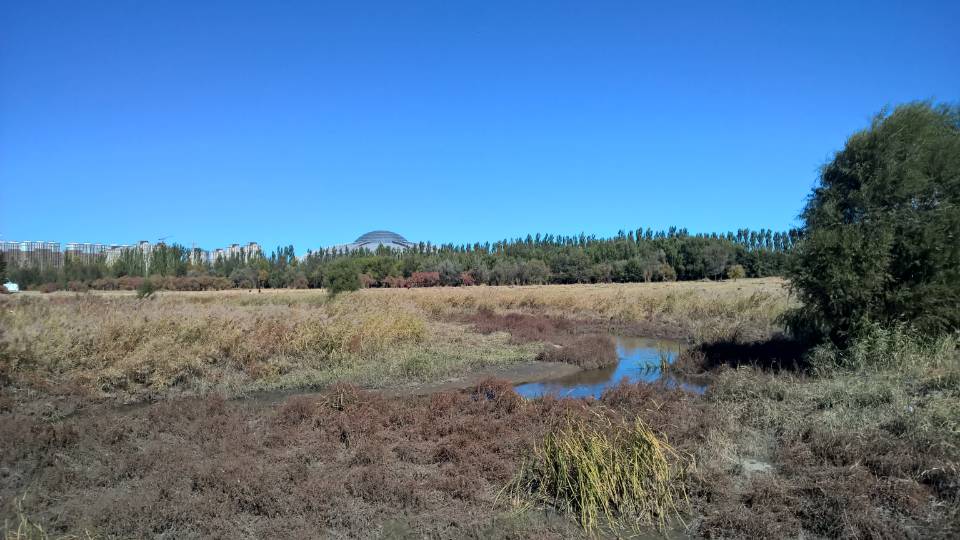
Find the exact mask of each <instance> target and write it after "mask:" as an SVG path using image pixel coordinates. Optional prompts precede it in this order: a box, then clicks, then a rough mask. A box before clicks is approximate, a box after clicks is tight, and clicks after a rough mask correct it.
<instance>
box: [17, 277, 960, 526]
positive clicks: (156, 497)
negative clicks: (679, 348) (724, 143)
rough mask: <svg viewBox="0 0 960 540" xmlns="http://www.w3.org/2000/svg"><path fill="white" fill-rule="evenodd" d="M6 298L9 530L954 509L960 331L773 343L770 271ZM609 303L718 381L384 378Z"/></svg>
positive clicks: (460, 360) (516, 345)
mask: <svg viewBox="0 0 960 540" xmlns="http://www.w3.org/2000/svg"><path fill="white" fill-rule="evenodd" d="M2 302H3V305H2V308H3V313H2V315H0V329H2V331H3V337H2V341H0V343H2V347H3V348H2V350H0V354H2V357H0V360H2V362H3V364H2V372H0V377H2V380H0V382H2V384H3V391H2V395H0V398H2V403H0V435H2V439H3V440H4V441H5V444H3V445H2V447H0V498H2V501H0V503H2V507H0V512H2V514H3V516H2V517H3V518H4V519H5V520H6V525H5V534H6V535H7V536H8V537H10V538H27V537H43V535H48V536H49V537H71V536H72V537H81V538H82V537H86V536H87V535H89V536H91V537H102V538H111V537H154V538H159V537H176V538H207V537H222V538H228V537H229V538H257V537H288V538H292V537H315V536H332V537H378V536H380V537H424V536H433V537H439V538H470V537H477V538H518V537H542V538H568V537H571V536H577V535H584V534H588V533H586V532H585V529H584V528H583V527H588V528H589V529H590V531H591V532H590V533H589V534H594V535H600V536H604V535H614V536H617V535H622V534H628V533H629V531H632V530H634V528H635V527H651V530H656V527H657V526H660V527H661V528H665V529H666V530H667V531H668V532H669V533H670V534H673V535H681V536H687V535H689V536H703V537H727V538H729V537H733V538H738V537H743V538H756V537H768V538H769V537H801V536H802V537H825V538H830V537H858V538H911V537H923V538H929V537H943V538H949V537H956V535H957V534H960V512H958V508H960V471H958V463H960V438H958V434H960V423H958V422H960V358H958V348H957V342H956V340H955V339H953V338H944V339H940V340H937V341H935V342H920V341H917V340H915V339H912V338H911V336H909V335H906V334H905V333H903V332H899V331H896V330H893V331H882V330H879V329H878V331H877V332H875V333H874V335H873V337H872V338H871V339H870V340H864V341H863V342H862V343H861V344H860V345H859V346H858V347H857V348H852V349H850V350H849V351H847V352H845V353H843V354H844V355H846V357H845V358H844V359H843V362H836V361H835V360H836V358H830V360H831V361H830V362H827V361H826V360H827V359H828V358H827V357H830V356H831V355H837V354H840V353H837V352H836V351H830V350H826V349H824V350H818V351H815V352H814V353H813V354H810V355H808V356H807V357H806V358H807V359H808V360H807V361H806V363H800V362H797V361H793V360H796V359H797V354H796V353H795V352H791V351H790V350H789V348H788V347H785V346H776V347H772V346H770V345H763V344H759V343H758V342H759V341H760V340H767V341H766V343H770V342H769V338H771V337H773V336H775V335H776V333H777V331H778V326H777V322H776V316H777V315H778V314H779V313H780V312H782V310H783V309H785V308H786V307H787V306H789V305H790V300H789V298H788V296H787V294H786V292H785V291H784V290H783V288H782V283H781V282H780V281H777V280H763V281H757V280H744V281H740V282H738V283H676V284H663V285H661V284H649V285H618V286H608V285H602V286H549V287H517V288H512V287H473V288H458V289H424V290H416V289H411V290H365V291H360V292H357V293H350V294H345V295H343V296H342V297H339V298H338V299H336V300H335V301H332V302H328V301H327V300H326V299H325V297H324V295H323V293H322V292H316V291H277V292H271V293H263V294H256V293H252V294H249V293H241V292H234V291H231V292H223V293H192V294H191V293H166V292H164V293H159V294H158V295H157V296H156V297H155V298H153V299H150V300H136V299H135V298H134V297H133V296H131V295H124V294H121V293H113V294H98V295H72V294H65V293H58V294H53V295H48V296H43V297H40V296H33V295H22V296H19V297H17V296H13V297H5V298H3V300H2ZM603 329H616V330H617V331H618V332H626V333H631V332H633V333H636V334H638V335H643V334H644V333H646V334H647V335H662V336H665V337H671V336H672V337H681V338H683V339H685V340H686V341H688V342H690V343H691V344H693V345H694V347H693V348H692V349H691V350H690V352H689V353H688V354H687V355H686V358H685V360H684V361H683V362H681V363H682V364H683V365H682V368H683V369H684V370H685V371H688V372H695V373H699V374H700V375H701V376H702V377H705V378H707V379H708V380H709V388H708V390H707V392H706V393H705V394H704V395H702V396H700V395H695V394H691V393H687V392H684V391H681V390H671V389H667V388H664V387H661V386H656V385H644V384H639V385H626V384H624V385H620V386H618V387H616V388H613V389H611V390H609V391H607V392H606V393H605V394H604V395H603V397H602V398H601V399H599V400H593V399H588V400H557V399H553V398H542V399H537V400H523V399H521V398H520V397H519V396H517V395H516V394H515V393H514V392H513V391H512V389H511V388H510V386H509V385H508V384H505V383H502V382H500V383H498V382H496V381H488V382H486V383H484V384H482V385H479V386H474V387H470V388H466V389H463V390H459V391H449V392H441V393H436V394H433V395H428V396H403V395H400V396H395V397H388V396H387V395H386V394H383V393H379V392H377V391H375V388H377V387H383V386H389V385H393V384H397V382H398V381H408V380H437V379H443V378H446V377H451V376H456V375H458V374H462V373H463V372H466V371H469V370H471V369H474V368H476V367H478V366H482V365H486V364H493V363H502V364H510V363H516V362H523V361H528V360H531V359H533V358H535V357H537V355H538V354H539V355H544V354H546V353H545V351H550V350H551V349H554V350H558V351H562V350H564V349H569V350H574V349H576V345H577V344H578V343H580V342H581V341H582V340H584V339H592V337H593V336H596V335H598V334H600V333H601V331H602V330H603ZM657 330H660V333H659V334H658V332H657ZM554 345H561V348H560V349H557V348H556V347H554ZM595 347H597V349H598V350H599V349H602V348H603V346H602V345H599V344H596V343H595ZM738 351H739V352H738ZM771 351H773V352H771ZM599 354H602V353H599ZM541 357H542V356H541ZM588 357H589V355H584V356H582V358H588ZM770 358H776V360H777V361H776V362H772V361H767V360H769V359H770ZM557 360H560V361H567V362H573V363H578V360H576V358H573V359H568V358H557ZM828 365H830V366H835V365H844V366H848V367H847V368H844V369H840V368H827V367H826V366H828ZM348 383H355V384H359V385H361V386H365V387H367V388H368V389H367V390H363V389H360V388H359V387H358V386H356V385H354V384H348ZM330 384H333V386H330ZM312 386H323V387H324V389H323V390H322V391H320V392H318V393H312V394H305V395H300V396H291V397H287V398H286V399H283V400H277V399H273V398H269V397H254V398H252V399H226V400H225V399H224V398H225V397H232V396H242V395H243V394H244V393H247V392H250V391H251V390H256V389H271V388H290V387H294V388H296V387H299V388H304V387H312ZM70 400H74V401H75V402H77V403H80V404H82V406H80V407H79V409H80V410H79V412H77V413H75V414H69V413H70V410H71V409H70V408H69V407H64V405H63V402H64V401H70ZM155 400H156V402H152V401H155ZM124 401H143V402H146V405H144V406H141V407H137V408H132V409H131V408H123V407H119V406H118V405H119V403H120V402H124ZM8 441H13V443H12V444H7V442H8ZM657 449H659V453H658V452H657V451H656V450H657ZM623 456H636V458H637V461H636V463H637V465H636V466H635V467H634V466H631V467H625V468H624V467H620V468H617V467H618V465H617V464H619V463H622V462H624V461H623V459H622V458H623ZM657 456H659V457H657ZM588 470H593V471H599V472H601V473H602V474H600V475H599V476H596V475H594V476H590V475H585V474H580V473H579V472H578V471H588ZM611 471H612V472H611ZM597 478H604V479H606V478H610V479H612V480H611V482H608V483H603V482H600V483H598V482H596V479H597ZM36 527H42V528H43V531H44V532H43V535H41V534H39V533H38V529H36ZM625 527H626V529H624V528H625ZM18 531H20V532H18ZM30 534H32V535H33V536H29V535H30Z"/></svg>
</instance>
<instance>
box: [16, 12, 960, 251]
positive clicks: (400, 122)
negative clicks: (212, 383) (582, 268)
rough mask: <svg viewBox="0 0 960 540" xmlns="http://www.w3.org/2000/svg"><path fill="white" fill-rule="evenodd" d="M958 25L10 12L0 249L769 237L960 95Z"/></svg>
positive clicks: (946, 16)
mask: <svg viewBox="0 0 960 540" xmlns="http://www.w3.org/2000/svg"><path fill="white" fill-rule="evenodd" d="M841 4H842V5H841ZM958 28H960V2H957V1H955V0H951V1H941V2H847V3H840V2H835V1H830V2H810V1H807V2H715V1H714V2H702V3H691V2H656V3H653V2H639V1H623V2H604V1H591V2H583V1H581V2H522V1H517V0H511V1H509V2H506V1H505V2H500V1H491V0H485V1H482V2H466V1H465V2H451V1H448V0H438V1H431V2H420V1H416V0H410V1H404V2H397V1H389V2H388V1H384V2H364V1H350V2H322V1H303V2H267V1H263V2H240V1H237V0H231V1H223V2H212V1H202V2H200V1H192V0H191V1H177V2H174V1H163V2H160V1H157V2H139V1H118V2H103V1H85V2H63V1H55V2H47V1H41V0H30V1H16V2H14V1H10V0H0V238H3V239H17V240H39V239H43V240H57V241H61V242H69V241H81V242H82V241H87V242H106V243H110V242H133V241H136V240H139V239H148V240H151V241H153V240H156V239H157V238H158V237H161V236H170V237H171V241H176V242H180V243H183V244H186V245H190V244H191V242H197V243H198V244H199V245H201V246H204V247H208V248H209V247H216V246H220V245H224V244H228V243H231V242H246V241H249V240H255V241H259V242H261V243H263V244H264V246H265V247H267V248H272V247H274V246H276V245H277V244H280V243H283V244H287V243H292V244H294V245H295V246H296V248H297V251H298V252H300V253H303V252H305V251H306V249H307V248H314V247H317V246H321V245H330V244H336V243H341V242H348V241H351V240H353V239H354V238H355V237H356V236H358V235H359V234H361V233H363V232H365V231H368V230H371V229H379V228H387V229H392V230H395V231H397V232H399V233H401V234H404V235H405V236H407V237H408V238H410V239H412V240H432V241H434V242H447V241H453V242H465V241H470V242H472V241H482V240H495V239H498V238H503V237H513V236H519V235H525V234H526V233H528V232H538V231H540V232H549V233H579V232H581V231H584V232H586V233H588V234H590V233H596V234H598V235H609V234H613V233H615V232H616V231H617V230H618V229H620V228H634V227H638V226H644V227H648V226H649V227H653V228H665V227H667V226H669V225H671V224H677V225H681V226H686V227H688V228H689V229H690V230H691V231H713V230H717V231H726V230H730V229H736V228H739V227H750V228H761V227H767V228H774V229H783V228H787V227H790V226H791V225H794V224H796V223H797V221H796V216H797V214H798V213H799V211H800V209H801V207H802V205H803V201H804V198H805V197H806V195H807V193H808V192H809V190H810V188H811V186H812V185H813V183H814V181H815V179H816V175H817V169H818V167H819V166H820V165H821V164H822V163H823V162H824V161H825V160H827V159H828V158H829V157H830V156H831V154H832V152H833V151H835V150H837V149H838V148H840V147H841V146H842V145H843V142H844V140H845V138H846V136H847V135H848V134H850V133H851V132H853V131H854V130H856V129H859V128H861V127H863V126H865V125H866V124H867V122H868V119H869V118H870V116H871V115H872V114H873V113H875V112H876V111H878V110H879V109H880V108H881V107H883V106H884V105H887V104H896V103H900V102H904V101H909V100H914V99H926V98H934V99H936V100H939V101H951V102H955V101H957V100H958V98H960V37H958V34H957V29H958Z"/></svg>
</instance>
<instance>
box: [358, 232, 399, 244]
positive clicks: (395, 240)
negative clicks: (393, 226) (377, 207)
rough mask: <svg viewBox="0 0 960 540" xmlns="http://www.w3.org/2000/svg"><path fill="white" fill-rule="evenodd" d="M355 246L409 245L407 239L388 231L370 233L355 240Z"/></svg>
mask: <svg viewBox="0 0 960 540" xmlns="http://www.w3.org/2000/svg"><path fill="white" fill-rule="evenodd" d="M355 243H357V244H399V245H405V244H409V242H407V239H406V238H404V237H402V236H400V235H399V234H397V233H395V232H390V231H370V232H368V233H367V234H364V235H362V236H360V238H357V241H356V242H355Z"/></svg>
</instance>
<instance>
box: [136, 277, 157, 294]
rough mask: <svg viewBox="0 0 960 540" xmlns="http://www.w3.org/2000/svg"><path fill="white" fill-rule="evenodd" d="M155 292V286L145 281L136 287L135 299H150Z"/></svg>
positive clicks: (147, 280)
mask: <svg viewBox="0 0 960 540" xmlns="http://www.w3.org/2000/svg"><path fill="white" fill-rule="evenodd" d="M156 290H157V286H156V285H154V284H153V282H152V281H150V280H149V279H145V280H143V283H141V284H140V286H139V287H137V298H150V297H151V296H153V293H154V292H156Z"/></svg>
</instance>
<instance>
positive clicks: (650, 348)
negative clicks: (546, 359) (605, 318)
mask: <svg viewBox="0 0 960 540" xmlns="http://www.w3.org/2000/svg"><path fill="white" fill-rule="evenodd" d="M614 339H616V343H617V357H618V358H619V361H618V362H617V364H616V365H615V366H611V367H608V368H603V369H590V370H584V371H580V372H577V373H574V374H573V375H569V376H566V377H562V378H559V379H551V380H549V381H543V382H536V383H526V384H519V385H517V386H515V387H514V388H515V389H516V391H517V393H518V394H520V395H521V396H524V397H528V398H533V397H540V396H543V395H548V394H553V395H555V396H557V397H588V396H594V397H598V398H599V397H600V394H602V393H603V391H604V390H606V389H607V388H608V387H610V386H614V385H616V384H617V383H619V382H620V381H621V380H622V379H627V380H628V381H629V382H639V381H644V382H651V383H652V382H657V381H661V380H662V381H663V382H664V383H665V384H666V385H667V386H668V387H670V388H676V387H679V388H683V389H685V390H689V391H692V392H697V393H700V394H702V393H703V392H704V390H705V389H706V387H704V386H699V385H695V384H689V383H686V382H683V381H680V380H678V379H676V378H675V377H674V376H673V375H670V374H664V373H662V370H661V368H660V366H661V365H662V364H664V363H667V364H670V363H673V361H674V359H675V358H676V356H677V354H678V353H679V352H680V350H681V345H680V343H678V342H676V341H671V340H663V339H648V338H634V337H619V336H614Z"/></svg>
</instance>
